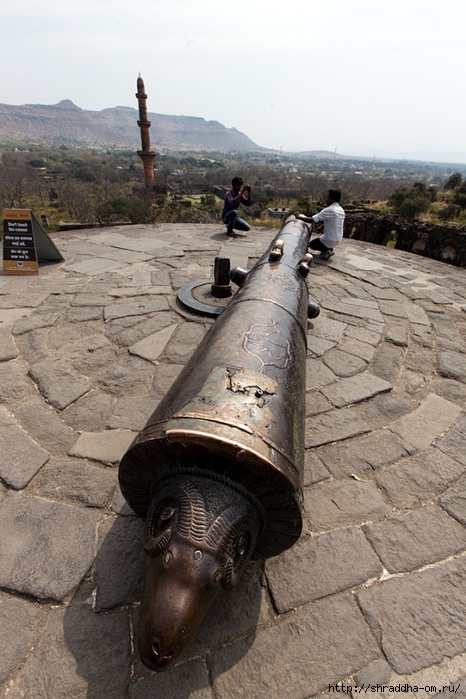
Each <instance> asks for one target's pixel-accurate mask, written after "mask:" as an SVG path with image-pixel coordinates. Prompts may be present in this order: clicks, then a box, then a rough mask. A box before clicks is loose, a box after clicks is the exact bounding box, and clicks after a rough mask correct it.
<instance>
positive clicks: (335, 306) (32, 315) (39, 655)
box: [0, 224, 466, 699]
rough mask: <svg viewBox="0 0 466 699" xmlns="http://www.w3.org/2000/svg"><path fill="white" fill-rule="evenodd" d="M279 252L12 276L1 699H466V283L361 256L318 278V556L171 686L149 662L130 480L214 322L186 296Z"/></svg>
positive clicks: (1, 426) (1, 282)
mask: <svg viewBox="0 0 466 699" xmlns="http://www.w3.org/2000/svg"><path fill="white" fill-rule="evenodd" d="M272 235H273V231H271V230H270V229H266V228H263V229H259V228H254V229H252V230H251V231H250V232H249V233H248V235H247V236H244V237H241V238H238V239H227V238H226V236H225V235H224V234H223V233H222V232H221V227H218V226H213V225H191V224H183V225H182V224H161V225H147V226H145V225H140V226H128V227H125V226H120V227H114V228H109V229H105V230H104V231H97V230H88V231H79V232H73V231H71V232H67V233H62V234H57V235H54V236H52V237H53V239H54V242H55V244H56V245H57V247H58V248H59V249H60V251H61V253H62V254H63V257H64V261H63V262H60V263H56V264H47V265H41V266H40V275H39V276H37V277H10V276H1V275H0V699H7V698H8V699H71V698H73V699H85V698H92V699H152V698H157V699H159V698H160V699H184V698H185V697H186V698H188V697H190V698H191V699H233V698H235V699H236V697H245V698H247V699H252V698H253V697H254V698H257V699H260V698H261V697H264V698H266V699H282V698H283V697H289V699H309V698H310V697H320V696H324V695H325V696H329V695H335V694H338V693H342V692H345V693H352V694H353V697H355V696H358V694H365V693H368V692H369V693H370V694H371V695H372V696H379V697H395V696H397V697H400V695H401V694H402V693H406V692H408V691H409V689H407V685H409V686H411V687H416V688H417V689H416V690H414V691H416V693H417V694H420V695H422V696H426V695H436V694H442V693H443V695H445V694H446V695H449V694H454V693H455V694H457V696H458V697H460V698H461V697H465V696H466V416H465V409H466V269H459V268H456V267H452V266H450V265H447V264H442V263H440V262H436V261H433V260H429V259H427V258H424V257H420V256H416V255H411V254H409V253H406V252H401V251H397V250H392V249H387V248H383V247H377V246H372V245H370V244H366V243H362V242H358V241H353V240H344V241H343V243H342V244H341V246H339V247H338V249H337V252H336V255H335V256H334V257H333V258H331V259H330V260H329V261H328V262H321V261H320V260H319V257H318V256H317V257H316V258H315V260H314V263H313V265H312V268H311V273H310V275H309V277H308V285H309V289H310V297H311V299H313V300H315V301H317V302H319V304H320V306H321V313H320V316H319V317H317V318H316V319H314V320H312V321H309V323H308V357H307V366H306V379H307V392H306V435H305V443H306V452H305V473H304V516H305V523H304V528H303V534H302V537H301V540H300V541H299V542H298V543H297V544H296V545H295V546H294V547H293V548H292V549H290V550H288V551H286V552H285V553H284V554H282V555H281V556H279V557H277V558H276V559H273V560H269V561H267V562H266V563H265V564H262V563H257V564H253V565H251V566H250V567H249V568H248V570H246V572H245V574H244V576H243V578H242V580H241V581H240V582H239V584H238V585H237V586H236V587H235V588H233V589H232V590H231V591H229V592H225V593H222V594H221V596H220V597H219V598H218V599H217V600H216V601H215V602H214V604H213V607H212V609H211V611H210V613H209V615H208V616H207V618H206V619H205V621H204V623H203V624H202V626H201V627H200V629H199V630H198V632H197V634H196V636H195V638H194V639H193V641H192V642H191V644H190V645H189V646H188V647H187V648H186V650H185V651H184V653H183V656H182V657H181V659H180V661H179V663H178V664H177V665H176V666H175V667H174V668H172V669H171V670H169V671H168V672H166V673H162V674H160V675H156V674H153V673H150V672H149V671H148V670H147V669H145V668H144V667H143V665H142V664H141V662H140V661H139V659H138V656H137V648H136V644H135V636H136V630H137V624H138V609H139V600H140V595H141V583H142V576H143V570H144V553H143V549H142V541H141V538H142V522H141V521H140V520H139V519H138V518H136V517H135V516H134V514H133V513H132V511H131V509H130V508H129V507H128V505H126V503H125V502H124V500H123V498H122V496H121V493H120V491H119V490H118V487H117V466H118V461H119V459H120V458H121V456H122V455H123V453H124V452H125V450H126V448H127V447H128V445H129V444H130V442H131V440H132V439H133V437H134V435H135V434H136V433H137V431H138V430H140V429H141V428H142V427H143V426H144V423H145V420H146V419H147V418H148V417H149V416H150V414H151V413H152V411H153V410H154V408H155V406H156V405H157V403H158V401H159V400H160V399H161V398H162V397H163V396H164V394H165V393H166V391H167V389H168V388H169V386H170V384H171V383H172V381H173V380H174V379H175V378H176V376H177V375H178V373H179V372H180V371H181V369H182V367H183V365H184V364H185V363H186V361H187V360H188V359H189V357H190V355H191V354H192V352H193V351H194V349H195V348H196V346H197V345H198V343H199V342H200V340H201V339H202V337H203V336H204V334H205V333H206V332H207V331H208V329H209V327H210V326H211V325H212V324H213V323H214V322H215V321H214V320H213V319H211V318H206V317H202V316H194V315H192V314H191V313H189V312H188V311H186V310H182V309H181V308H179V307H178V305H177V302H176V292H177V290H178V289H179V288H181V286H183V285H184V284H185V283H188V282H192V281H197V280H201V279H209V278H211V277H212V274H213V263H214V258H215V257H216V256H217V255H219V254H220V255H222V256H226V257H229V258H230V259H231V264H232V266H241V267H244V268H247V267H248V266H249V267H251V266H252V264H253V263H254V261H255V260H256V259H257V258H258V257H259V256H260V254H261V253H262V252H263V251H264V250H265V249H266V247H267V246H268V244H269V242H270V240H271V239H272ZM411 691H413V690H411Z"/></svg>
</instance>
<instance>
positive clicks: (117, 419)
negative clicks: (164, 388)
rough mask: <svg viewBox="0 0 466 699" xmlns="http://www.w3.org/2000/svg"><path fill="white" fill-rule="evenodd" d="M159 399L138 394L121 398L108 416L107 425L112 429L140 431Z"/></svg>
mask: <svg viewBox="0 0 466 699" xmlns="http://www.w3.org/2000/svg"><path fill="white" fill-rule="evenodd" d="M158 403H159V401H157V400H150V399H149V398H140V397H138V396H129V397H128V398H119V399H118V400H117V402H116V404H115V407H114V408H113V413H112V414H111V415H110V417H109V418H108V423H107V427H108V428H109V429H111V430H116V429H122V430H131V431H133V432H139V430H142V428H143V427H144V425H145V424H146V422H147V420H148V419H149V417H150V416H151V415H152V413H153V412H154V410H155V408H156V407H157V405H158Z"/></svg>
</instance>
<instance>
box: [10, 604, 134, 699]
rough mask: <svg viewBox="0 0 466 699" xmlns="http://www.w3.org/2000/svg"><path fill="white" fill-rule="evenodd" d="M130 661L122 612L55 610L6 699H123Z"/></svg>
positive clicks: (75, 607)
mask: <svg viewBox="0 0 466 699" xmlns="http://www.w3.org/2000/svg"><path fill="white" fill-rule="evenodd" d="M130 658H131V646H130V628H129V619H128V615H127V612H126V611H125V610H121V609H120V610H115V611H111V612H107V613H105V614H95V613H94V612H93V611H92V609H91V607H90V606H89V605H86V604H77V605H73V606H71V607H66V608H61V609H53V610H51V613H50V614H49V616H48V619H47V623H46V624H45V626H44V629H43V632H42V634H41V637H40V639H39V641H38V643H37V645H36V647H35V648H34V650H33V652H32V653H31V654H30V655H29V657H28V659H27V662H26V664H25V666H24V668H23V670H22V671H21V672H20V674H19V676H17V677H16V678H15V679H14V680H13V682H12V683H11V687H10V689H9V694H8V699H26V697H27V698H28V699H52V698H53V699H71V698H73V699H75V698H76V699H91V697H92V698H94V699H100V698H102V699H103V698H104V697H106V698H107V697H108V699H110V697H111V698H112V699H117V697H118V699H120V697H121V699H123V697H127V696H128V694H127V693H128V685H129V682H130Z"/></svg>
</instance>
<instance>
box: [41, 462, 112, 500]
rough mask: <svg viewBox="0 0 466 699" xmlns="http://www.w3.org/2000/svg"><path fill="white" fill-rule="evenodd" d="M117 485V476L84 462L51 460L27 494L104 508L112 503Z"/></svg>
mask: <svg viewBox="0 0 466 699" xmlns="http://www.w3.org/2000/svg"><path fill="white" fill-rule="evenodd" d="M116 481H117V476H116V473H114V472H113V471H111V470H110V469H105V468H99V467H98V466H95V465H94V464H90V463H88V462H87V461H84V460H83V459H52V460H51V461H49V462H48V464H47V465H46V466H44V468H42V469H41V471H40V473H38V474H37V476H36V477H35V478H34V480H33V482H32V483H31V484H30V486H29V488H28V493H29V494H31V495H38V496H39V497H42V498H47V499H48V500H58V501H64V502H69V503H79V504H81V505H85V506H86V507H99V508H103V507H106V506H107V505H108V504H109V503H110V501H111V500H112V496H113V493H114V491H115V487H116Z"/></svg>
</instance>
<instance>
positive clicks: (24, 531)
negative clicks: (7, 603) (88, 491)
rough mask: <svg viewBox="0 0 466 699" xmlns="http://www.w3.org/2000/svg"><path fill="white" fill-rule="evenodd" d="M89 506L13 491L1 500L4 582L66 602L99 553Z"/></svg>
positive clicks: (12, 587) (1, 574) (0, 580)
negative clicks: (95, 544)
mask: <svg viewBox="0 0 466 699" xmlns="http://www.w3.org/2000/svg"><path fill="white" fill-rule="evenodd" d="M94 530H95V522H94V519H93V517H92V516H91V514H89V513H88V512H87V511H85V510H82V509H78V508H75V507H70V506H69V505H63V504H61V503H55V502H49V501H48V500H43V499H42V498H37V497H31V496H29V495H25V494H23V493H15V492H12V491H10V492H9V493H7V495H6V497H5V498H4V499H3V500H2V501H1V502H0V555H1V558H2V565H1V567H0V586H2V587H4V588H7V589H8V590H13V591H15V592H19V593H21V594H25V595H32V596H34V597H36V598H38V599H54V600H58V601H62V600H63V599H64V598H65V597H66V596H67V595H68V594H70V592H72V590H74V589H75V588H76V587H77V585H78V584H79V583H80V582H81V580H82V578H83V577H84V575H85V574H86V573H87V571H88V570H89V568H90V566H91V564H92V560H93V558H94Z"/></svg>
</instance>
